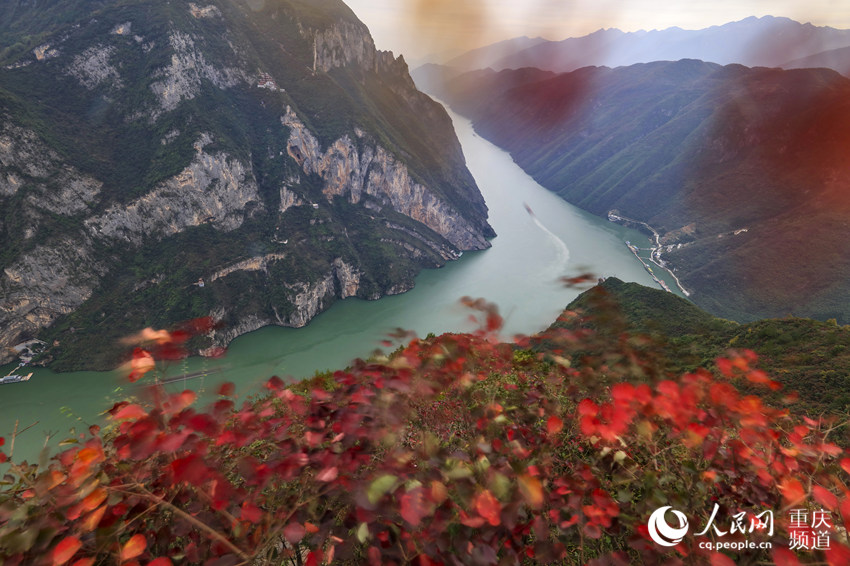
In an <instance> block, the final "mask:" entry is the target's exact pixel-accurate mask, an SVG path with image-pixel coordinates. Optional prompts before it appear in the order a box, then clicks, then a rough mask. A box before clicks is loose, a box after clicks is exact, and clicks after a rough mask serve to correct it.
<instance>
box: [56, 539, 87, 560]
mask: <svg viewBox="0 0 850 566" xmlns="http://www.w3.org/2000/svg"><path fill="white" fill-rule="evenodd" d="M82 546H83V543H81V542H80V539H78V538H77V537H66V538H64V539H62V542H60V543H59V544H57V545H56V548H54V549H53V566H59V565H60V564H65V563H66V562H67V561H69V560H70V559H71V557H73V556H74V555H75V554H76V553H77V551H78V550H80V547H82Z"/></svg>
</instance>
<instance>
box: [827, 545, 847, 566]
mask: <svg viewBox="0 0 850 566" xmlns="http://www.w3.org/2000/svg"><path fill="white" fill-rule="evenodd" d="M823 554H824V557H825V558H826V563H827V564H829V566H847V564H850V548H847V547H846V546H844V545H843V544H841V543H837V542H834V543H833V545H832V546H831V547H830V548H828V549H826V550H825V551H824V552H823Z"/></svg>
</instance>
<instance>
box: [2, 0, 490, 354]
mask: <svg viewBox="0 0 850 566" xmlns="http://www.w3.org/2000/svg"><path fill="white" fill-rule="evenodd" d="M0 16H2V17H0V237H2V241H3V246H2V250H0V291H2V293H0V362H4V361H8V360H9V359H10V351H9V347H10V346H13V345H14V344H16V343H18V342H22V341H24V340H27V339H30V338H33V337H36V336H39V337H41V338H43V339H45V340H46V341H47V342H48V343H49V344H51V345H52V346H51V348H50V350H49V351H48V352H46V355H45V358H44V361H51V360H52V361H53V364H54V366H55V367H58V368H60V369H61V368H80V367H106V366H109V365H111V364H113V363H115V361H116V359H117V357H118V356H119V355H120V351H119V350H118V349H117V348H113V347H110V346H108V344H109V342H110V340H112V339H113V338H117V337H119V336H121V335H123V334H127V333H130V332H131V331H133V330H135V329H138V328H140V327H144V326H149V325H155V326H163V325H168V324H169V323H173V322H176V321H179V320H183V319H187V318H192V317H196V316H206V315H212V316H214V317H216V318H218V319H219V320H221V321H222V322H223V326H222V327H221V328H219V329H217V330H216V331H215V332H214V333H212V334H210V335H209V336H207V337H204V338H203V339H202V340H199V341H198V342H197V344H195V346H196V347H197V348H198V349H199V350H203V349H205V348H208V347H210V346H213V345H225V344H226V343H227V342H229V341H230V340H232V339H233V338H234V337H235V336H238V335H239V334H242V333H244V332H248V331H251V330H254V329H256V328H259V327H261V326H264V325H267V324H279V325H285V326H294V327H299V326H303V325H305V324H307V323H308V322H309V320H310V319H311V318H312V317H313V316H315V315H316V314H317V313H318V312H321V311H322V310H323V309H326V308H328V307H329V306H330V305H331V304H332V303H333V302H334V301H335V300H338V299H340V298H347V297H360V298H365V299H376V298H379V297H381V296H383V295H386V294H391V293H398V292H403V291H405V290H407V289H409V288H411V287H412V285H413V277H414V276H415V274H416V273H417V272H418V271H419V270H420V269H422V268H423V267H439V266H441V265H443V264H444V263H445V262H446V261H448V260H451V259H454V258H456V257H458V255H459V252H460V251H462V250H470V249H484V248H486V247H488V246H489V243H488V242H487V238H488V237H492V236H493V235H494V233H493V231H492V229H491V228H490V226H489V225H488V224H487V220H486V218H487V208H486V205H485V204H484V201H483V198H482V197H481V195H480V193H479V192H478V190H477V187H476V186H475V182H474V180H473V179H472V177H471V175H470V174H469V172H468V170H467V169H466V166H465V164H464V160H463V156H462V154H461V151H460V145H459V143H458V141H457V138H456V137H455V135H454V132H453V130H452V128H451V122H450V120H449V118H448V116H447V115H446V113H445V112H444V111H443V109H442V108H441V107H440V106H439V105H437V104H435V103H434V102H433V101H431V100H430V99H429V98H428V97H427V96H425V95H423V94H422V93H420V92H418V91H417V90H416V88H415V87H414V85H413V82H412V80H411V79H410V77H409V75H408V73H407V66H406V64H405V63H404V61H403V59H402V58H401V57H399V58H395V57H393V55H392V54H391V53H387V52H380V51H377V50H376V49H375V47H374V43H373V42H372V39H371V37H370V35H369V32H368V30H367V29H366V27H365V26H364V25H363V24H362V23H361V22H359V21H358V20H357V18H356V17H355V15H354V14H353V13H352V12H351V11H350V10H349V9H348V8H347V7H346V6H345V5H344V4H342V3H341V2H339V1H337V0H317V1H310V2H307V1H305V0H267V1H264V2H257V1H254V0H216V1H213V2H206V3H184V2H164V1H157V0H133V1H128V2H122V3H120V5H116V4H114V3H110V2H101V1H92V2H80V1H70V2H69V1H66V2H59V1H58V0H36V1H28V2H24V1H14V2H10V3H6V5H4V6H2V7H0ZM104 344H106V345H107V346H106V347H104Z"/></svg>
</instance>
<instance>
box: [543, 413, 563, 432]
mask: <svg viewBox="0 0 850 566" xmlns="http://www.w3.org/2000/svg"><path fill="white" fill-rule="evenodd" d="M563 428H564V421H562V420H561V419H559V418H558V417H556V416H555V415H552V416H551V417H549V420H547V421H546V432H547V433H549V435H554V434H558V433H559V432H561V431H562V430H563Z"/></svg>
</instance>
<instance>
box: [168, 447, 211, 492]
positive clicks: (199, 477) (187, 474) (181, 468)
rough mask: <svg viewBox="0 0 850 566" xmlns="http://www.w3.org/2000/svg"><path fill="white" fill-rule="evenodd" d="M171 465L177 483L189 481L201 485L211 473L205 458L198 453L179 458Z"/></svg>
mask: <svg viewBox="0 0 850 566" xmlns="http://www.w3.org/2000/svg"><path fill="white" fill-rule="evenodd" d="M170 465H171V471H172V472H173V473H174V481H175V482H176V483H182V482H187V483H190V484H192V485H200V484H202V483H203V482H204V481H205V480H206V479H207V474H208V473H209V470H208V469H207V466H206V464H205V463H204V460H203V458H201V457H200V456H198V455H196V454H191V455H189V456H186V457H185V458H178V459H177V460H174V461H173V462H171V464H170Z"/></svg>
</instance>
